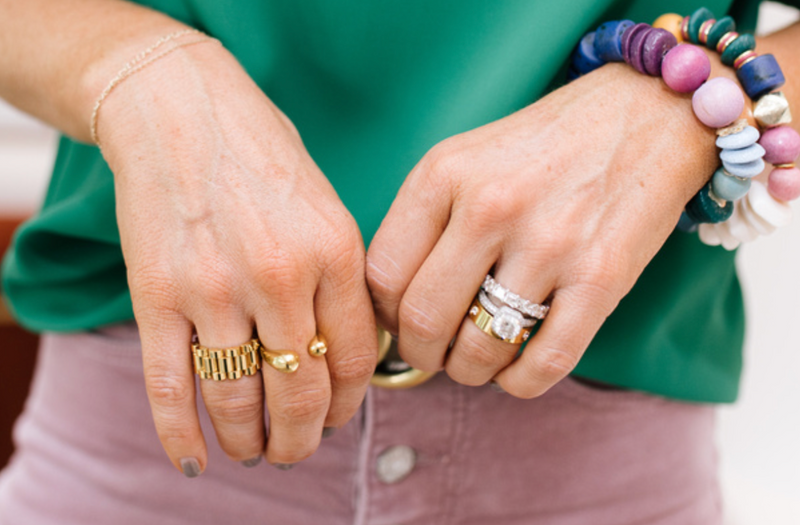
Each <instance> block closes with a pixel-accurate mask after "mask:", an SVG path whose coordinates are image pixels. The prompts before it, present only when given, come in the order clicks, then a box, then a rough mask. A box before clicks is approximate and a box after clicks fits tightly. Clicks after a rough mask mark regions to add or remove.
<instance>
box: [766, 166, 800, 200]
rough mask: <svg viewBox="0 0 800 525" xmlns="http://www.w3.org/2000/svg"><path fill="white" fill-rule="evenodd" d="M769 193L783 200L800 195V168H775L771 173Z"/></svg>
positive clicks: (792, 198) (793, 198)
mask: <svg viewBox="0 0 800 525" xmlns="http://www.w3.org/2000/svg"><path fill="white" fill-rule="evenodd" d="M768 189H769V193H770V195H772V196H773V197H775V198H776V199H778V200H782V201H793V200H795V199H796V198H798V197H800V169H797V168H775V169H774V170H772V172H771V173H770V174H769V186H768Z"/></svg>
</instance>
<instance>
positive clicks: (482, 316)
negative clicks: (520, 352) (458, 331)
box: [469, 297, 531, 345]
mask: <svg viewBox="0 0 800 525" xmlns="http://www.w3.org/2000/svg"><path fill="white" fill-rule="evenodd" d="M497 308H498V309H499V310H502V313H501V314H499V315H498V316H497V317H495V316H494V315H492V313H491V312H489V310H487V309H486V307H485V306H484V305H483V304H481V300H480V297H475V299H474V300H473V301H472V306H470V309H469V318H470V319H472V322H474V323H475V326H477V327H478V328H480V329H481V331H483V332H484V333H487V334H489V335H491V336H492V337H494V338H495V339H499V340H501V341H503V342H504V343H510V344H515V345H516V344H521V343H523V342H525V341H527V340H528V337H530V335H531V331H530V329H528V328H523V327H522V326H520V324H519V321H520V320H523V319H524V318H523V317H522V314H520V313H519V312H518V311H516V310H514V309H513V308H509V307H507V306H502V307H497ZM515 314H516V315H515Z"/></svg>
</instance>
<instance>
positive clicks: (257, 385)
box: [195, 309, 266, 464]
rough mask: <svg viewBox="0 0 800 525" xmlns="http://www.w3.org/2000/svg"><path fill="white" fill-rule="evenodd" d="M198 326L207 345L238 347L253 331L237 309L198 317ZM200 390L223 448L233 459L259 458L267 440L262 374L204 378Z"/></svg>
mask: <svg viewBox="0 0 800 525" xmlns="http://www.w3.org/2000/svg"><path fill="white" fill-rule="evenodd" d="M195 327H196V329H197V339H198V341H199V342H200V344H201V345H203V346H205V347H207V348H218V349H221V348H233V347H237V346H239V345H241V344H244V343H247V342H248V341H250V339H251V338H252V334H253V327H252V324H251V321H250V319H249V318H248V316H247V315H246V314H245V313H244V312H242V311H240V310H238V309H231V310H229V311H228V312H224V313H221V312H216V313H215V315H213V316H208V317H201V318H198V319H195ZM200 392H201V394H202V395H203V400H204V402H205V405H206V410H207V411H208V415H209V417H210V419H211V423H212V425H214V431H215V432H216V434H217V440H218V441H219V445H220V448H222V450H223V451H224V452H225V453H226V454H227V455H228V457H229V458H231V459H232V460H234V461H245V462H249V463H248V464H250V463H253V462H254V461H257V460H256V459H255V458H259V457H261V455H262V454H263V451H264V445H265V441H266V436H265V434H266V430H265V426H264V389H263V386H262V382H261V377H259V375H258V374H256V375H254V376H243V377H240V378H239V379H225V380H223V381H215V380H213V379H201V380H200Z"/></svg>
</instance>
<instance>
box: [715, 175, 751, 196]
mask: <svg viewBox="0 0 800 525" xmlns="http://www.w3.org/2000/svg"><path fill="white" fill-rule="evenodd" d="M751 183H752V180H751V179H742V178H739V177H731V176H729V175H726V174H725V171H724V170H723V169H722V168H719V169H717V171H715V172H714V176H713V177H711V190H712V191H713V192H714V195H716V196H717V197H719V198H720V199H722V200H726V201H735V200H739V199H741V198H742V197H744V196H745V195H747V192H748V190H750V184H751Z"/></svg>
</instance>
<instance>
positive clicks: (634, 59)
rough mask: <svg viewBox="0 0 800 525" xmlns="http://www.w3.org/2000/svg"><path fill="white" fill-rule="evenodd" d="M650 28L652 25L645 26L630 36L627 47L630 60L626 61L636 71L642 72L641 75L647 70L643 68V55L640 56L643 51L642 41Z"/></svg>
mask: <svg viewBox="0 0 800 525" xmlns="http://www.w3.org/2000/svg"><path fill="white" fill-rule="evenodd" d="M652 30H653V28H652V27H647V28H646V29H645V30H643V31H639V32H638V33H636V34H635V35H633V36H632V37H631V42H630V49H629V56H630V61H626V62H628V64H630V65H631V66H633V68H634V69H636V71H638V72H639V73H642V74H643V75H646V74H647V70H646V69H645V68H644V60H643V58H644V57H643V56H642V55H643V51H644V49H643V47H644V41H645V39H646V38H647V35H649V34H650V32H651V31H652Z"/></svg>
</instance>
